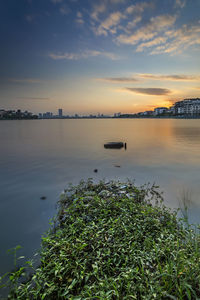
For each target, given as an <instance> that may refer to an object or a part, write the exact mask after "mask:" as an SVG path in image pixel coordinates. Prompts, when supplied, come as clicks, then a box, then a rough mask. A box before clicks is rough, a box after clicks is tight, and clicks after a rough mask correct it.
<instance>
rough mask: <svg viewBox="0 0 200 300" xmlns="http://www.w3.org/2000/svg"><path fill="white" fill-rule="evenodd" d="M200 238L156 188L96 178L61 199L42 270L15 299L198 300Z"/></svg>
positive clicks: (47, 239)
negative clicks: (165, 201) (97, 181)
mask: <svg viewBox="0 0 200 300" xmlns="http://www.w3.org/2000/svg"><path fill="white" fill-rule="evenodd" d="M199 250H200V237H199V235H198V234H197V233H195V232H194V231H192V230H191V229H188V228H184V226H182V225H181V223H179V222H178V221H177V211H171V210H169V209H168V208H166V207H165V206H164V205H163V202H162V195H161V194H160V193H159V192H158V187H156V186H155V185H153V186H150V185H146V186H141V187H136V186H135V184H134V183H132V182H130V181H127V182H125V183H120V182H116V181H111V182H104V181H101V182H100V183H98V184H94V183H93V181H92V180H91V179H90V180H88V181H86V182H84V181H82V182H81V183H80V184H79V185H77V186H70V187H69V188H68V189H67V190H65V191H64V193H63V194H62V195H61V198H60V201H59V203H58V213H57V216H56V219H55V225H54V226H52V229H51V230H50V231H49V232H48V233H47V234H46V236H45V237H43V241H42V248H41V264H40V266H39V267H38V268H37V269H36V270H35V272H34V273H33V275H32V277H31V278H30V279H29V280H28V281H26V282H24V283H19V284H18V285H17V286H14V288H13V289H12V290H11V291H10V294H9V296H8V298H9V299H50V300H51V299H52V300H53V299H71V300H72V299H73V300H78V299H95V300H96V299H102V300H103V299H145V300H146V299H198V298H199V297H200V251H199Z"/></svg>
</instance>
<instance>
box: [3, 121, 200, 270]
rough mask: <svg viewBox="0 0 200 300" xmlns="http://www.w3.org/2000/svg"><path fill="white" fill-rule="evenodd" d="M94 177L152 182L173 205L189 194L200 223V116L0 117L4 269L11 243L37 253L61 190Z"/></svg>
mask: <svg viewBox="0 0 200 300" xmlns="http://www.w3.org/2000/svg"><path fill="white" fill-rule="evenodd" d="M112 141H122V142H126V143H127V149H126V151H125V150H124V149H120V150H116V149H112V150H110V149H104V147H103V145H104V143H106V142H112ZM116 166H120V167H116ZM94 169H98V172H97V173H94ZM89 177H92V178H94V180H95V181H99V180H100V179H106V180H109V179H120V180H122V181H123V180H126V179H127V178H129V179H131V180H135V182H136V184H138V185H139V184H143V183H146V182H150V183H153V182H155V183H156V184H158V185H159V186H160V189H161V190H162V191H164V198H165V204H166V205H167V206H169V207H172V208H174V207H178V206H179V202H180V199H181V198H182V197H183V195H189V197H190V199H191V203H190V207H189V214H190V221H191V222H195V223H198V222H199V215H200V199H199V195H200V120H198V119H196V120H177V119H130V120H129V119H97V120H95V119H91V120H87V119H85V120H81V119H77V120H69V119H68V120H64V119H63V120H30V121H26V120H21V121H1V122H0V228H1V233H0V234H1V236H0V241H1V247H0V274H3V273H4V272H6V271H8V270H10V269H11V268H12V267H13V258H12V256H11V255H8V254H7V253H6V250H7V249H9V248H13V247H15V246H16V245H21V246H22V247H23V248H22V250H20V251H19V254H20V255H25V256H26V258H27V259H29V258H31V257H32V256H33V254H34V253H35V251H36V250H37V249H38V248H39V246H40V242H41V235H42V234H43V233H44V232H45V231H46V230H47V229H48V228H49V220H50V218H52V217H53V215H54V214H55V212H56V202H57V200H58V199H59V195H60V193H61V192H62V190H63V189H64V188H65V187H67V185H68V184H69V183H70V182H72V183H78V182H79V181H80V180H81V179H87V178H89ZM42 196H45V197H46V199H45V200H41V199H40V198H41V197H42Z"/></svg>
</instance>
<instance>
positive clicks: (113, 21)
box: [95, 11, 124, 35]
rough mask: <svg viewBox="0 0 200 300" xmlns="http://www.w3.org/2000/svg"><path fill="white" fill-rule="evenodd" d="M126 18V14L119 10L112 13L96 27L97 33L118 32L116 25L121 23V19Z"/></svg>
mask: <svg viewBox="0 0 200 300" xmlns="http://www.w3.org/2000/svg"><path fill="white" fill-rule="evenodd" d="M123 18H124V15H123V14H122V13H121V12H119V11H116V12H113V13H111V14H110V15H109V16H108V18H106V19H105V20H104V21H103V22H101V24H100V25H99V27H98V28H97V29H96V31H95V33H96V34H97V35H107V34H108V32H111V33H113V34H114V33H116V31H117V28H116V26H117V25H118V24H119V23H120V21H121V19H123Z"/></svg>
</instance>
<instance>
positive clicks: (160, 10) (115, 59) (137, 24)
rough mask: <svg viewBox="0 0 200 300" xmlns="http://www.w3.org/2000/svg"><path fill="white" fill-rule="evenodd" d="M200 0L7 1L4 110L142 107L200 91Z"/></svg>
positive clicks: (2, 10)
mask: <svg viewBox="0 0 200 300" xmlns="http://www.w3.org/2000/svg"><path fill="white" fill-rule="evenodd" d="M199 11H200V1H199V0H192V1H191V0H162V1H161V0H149V1H147V0H146V1H145V0H144V1H139V0H6V1H1V2H0V14H1V16H0V22H1V24H0V25H1V26H0V28H1V29H0V42H1V48H0V63H1V68H0V78H1V89H0V108H4V109H16V108H21V109H28V110H31V111H33V112H36V113H37V112H44V111H53V112H56V111H57V109H58V108H60V107H61V108H63V110H64V112H65V113H66V114H72V113H80V114H87V113H98V112H103V113H109V114H111V113H114V112H123V113H125V112H128V113H131V112H139V111H143V110H150V109H153V108H154V107H155V106H163V105H164V106H170V105H171V104H172V103H173V102H175V101H177V100H180V99H183V98H188V97H198V96H200V84H199V83H200V71H199V70H200V55H199V53H200V17H199Z"/></svg>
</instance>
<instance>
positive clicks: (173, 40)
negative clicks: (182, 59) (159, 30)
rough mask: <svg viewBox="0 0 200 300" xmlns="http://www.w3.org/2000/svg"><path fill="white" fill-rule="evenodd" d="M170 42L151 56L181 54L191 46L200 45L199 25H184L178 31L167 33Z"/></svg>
mask: <svg viewBox="0 0 200 300" xmlns="http://www.w3.org/2000/svg"><path fill="white" fill-rule="evenodd" d="M165 36H166V37H167V38H168V41H167V42H166V43H165V45H163V46H159V47H156V48H155V49H153V50H152V52H151V54H162V53H168V54H180V53H182V52H183V51H184V50H186V49H187V48H189V47H191V46H198V45H200V26H199V24H193V25H186V24H184V25H183V26H182V27H181V28H179V29H177V30H174V29H172V30H169V31H166V32H165Z"/></svg>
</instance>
